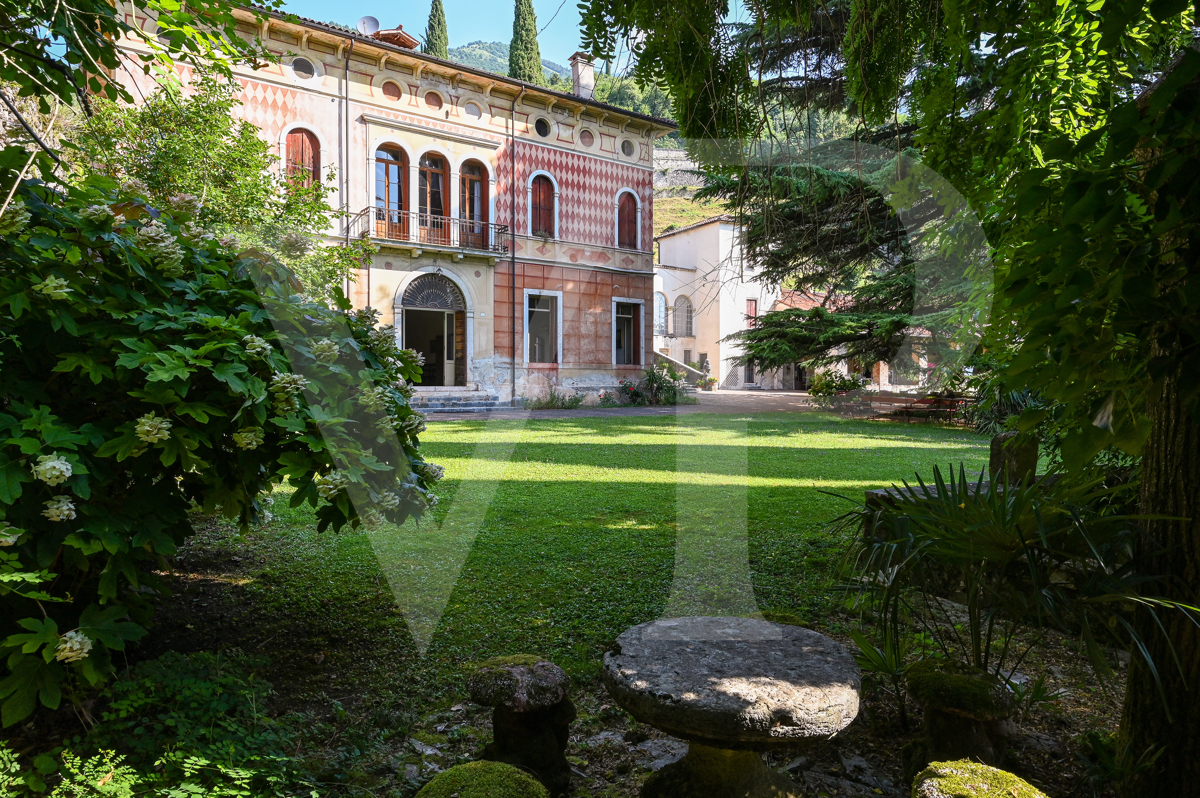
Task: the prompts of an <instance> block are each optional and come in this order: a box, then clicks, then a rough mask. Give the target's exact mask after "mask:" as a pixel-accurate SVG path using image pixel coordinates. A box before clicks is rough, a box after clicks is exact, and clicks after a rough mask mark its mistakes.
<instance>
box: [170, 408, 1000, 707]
mask: <svg viewBox="0 0 1200 798" xmlns="http://www.w3.org/2000/svg"><path fill="white" fill-rule="evenodd" d="M677 418H678V423H679V424H682V425H685V426H684V428H683V429H682V430H680V431H679V432H678V433H677V430H676V428H675V424H676V423H677ZM677 443H679V445H681V446H684V447H687V448H686V449H685V450H684V451H683V453H682V455H681V456H680V455H678V454H677V451H676V444H677ZM422 446H423V449H424V451H425V452H426V456H427V457H428V458H429V459H430V460H431V461H432V462H435V463H439V464H442V465H444V466H445V468H446V479H445V480H444V481H443V483H442V487H441V488H440V493H441V494H442V499H443V500H442V502H441V504H440V505H439V507H438V508H437V511H436V512H435V517H434V518H433V519H432V521H427V522H425V523H423V524H422V526H421V527H420V528H419V529H406V530H403V533H402V534H395V533H375V534H374V535H368V534H359V533H350V534H332V533H325V534H318V533H317V532H316V531H315V528H314V524H313V519H312V516H311V513H310V512H308V511H307V509H306V508H302V509H298V510H292V509H289V508H287V507H286V501H285V500H284V499H285V498H286V497H284V496H280V497H279V498H280V500H279V501H277V503H276V510H277V513H278V517H277V519H276V520H275V521H274V522H273V523H272V524H270V525H269V526H268V527H265V528H262V529H260V530H257V531H255V532H254V533H253V534H251V535H249V536H245V537H242V536H239V535H237V534H236V533H234V532H233V531H232V530H229V529H224V528H220V527H218V528H215V529H211V530H209V531H207V532H205V533H202V534H201V536H200V537H199V539H198V540H197V542H196V543H195V544H194V545H193V546H192V547H190V551H189V553H187V554H186V555H185V556H186V557H187V558H188V559H189V560H191V561H193V562H201V566H199V567H198V568H197V570H198V571H202V572H204V573H206V574H209V576H208V577H207V579H208V580H210V581H211V580H213V579H215V580H216V581H220V582H224V584H223V585H218V586H213V585H211V584H209V583H208V582H206V581H205V580H200V581H199V582H197V583H195V584H193V585H192V586H191V588H190V591H198V595H196V593H194V592H185V593H182V594H180V595H179V596H178V597H177V599H176V601H177V602H179V606H180V608H181V609H187V610H193V611H194V608H195V607H196V606H197V602H206V603H205V604H204V606H207V601H206V598H205V596H206V593H205V590H206V589H208V588H212V587H216V588H217V589H216V590H211V589H210V590H209V594H213V602H214V606H215V607H217V608H218V609H214V608H213V607H210V608H209V613H210V617H208V619H207V620H204V619H198V620H196V627H195V628H189V629H188V630H187V631H184V630H182V629H180V630H177V634H172V635H169V636H168V638H167V639H165V640H164V643H165V644H169V645H170V647H174V648H182V649H184V650H186V649H187V648H188V646H189V643H188V641H194V642H193V643H192V645H196V646H199V647H204V646H206V645H207V646H211V638H212V636H214V634H215V635H216V636H218V637H219V638H221V637H223V638H224V639H225V641H226V642H227V643H232V644H235V645H238V646H241V647H243V648H246V649H250V650H256V649H257V650H264V651H270V652H271V657H272V659H273V660H274V661H275V662H276V663H277V668H276V670H278V671H280V672H276V673H274V674H273V675H272V677H271V680H272V681H273V682H274V683H275V684H276V686H277V687H278V688H279V689H280V690H281V691H284V692H287V693H292V694H295V695H296V697H298V698H299V697H303V696H305V695H311V696H313V697H314V698H315V697H316V696H317V695H318V694H319V693H324V694H325V695H329V694H330V693H331V692H332V693H334V694H336V695H337V697H340V696H342V695H345V696H346V697H349V696H363V695H371V696H376V697H378V696H390V697H391V698H392V699H393V700H398V701H400V702H401V703H403V704H406V705H409V706H412V705H413V703H414V702H415V703H419V704H427V702H429V701H437V700H438V699H439V698H441V697H447V698H448V697H451V696H452V695H454V694H456V693H457V691H458V688H459V687H460V685H461V670H460V665H461V664H462V663H464V662H467V661H471V660H478V659H481V658H485V657H488V656H493V655H499V654H509V653H518V652H534V653H539V654H541V655H543V656H546V657H549V658H550V659H552V660H554V661H555V662H558V663H560V664H561V665H563V666H564V667H566V668H567V669H568V670H569V671H571V672H572V673H573V674H575V675H577V676H581V677H587V676H590V675H592V674H594V673H595V672H596V670H597V668H598V665H599V661H600V658H601V656H602V654H603V651H604V649H605V646H606V645H607V644H608V643H610V642H611V641H612V639H613V638H614V637H615V636H616V635H617V634H619V633H620V632H621V631H622V630H623V629H624V628H625V627H627V626H629V625H631V624H635V623H640V622H642V621H647V620H652V619H654V618H656V617H658V616H659V614H660V613H661V612H662V611H663V608H664V606H665V604H666V602H667V597H668V593H669V588H670V584H671V578H672V572H673V570H674V564H675V538H676V531H675V524H676V490H677V484H676V483H677V477H678V482H680V483H682V485H683V487H681V488H680V489H679V490H680V495H681V496H682V497H684V498H686V499H687V501H688V504H689V509H688V510H687V512H693V513H695V515H694V516H693V517H696V518H698V519H700V521H701V522H703V520H704V519H705V518H709V517H711V518H716V519H717V520H718V521H719V520H720V519H721V518H724V517H726V516H728V517H734V518H736V517H737V516H738V515H739V514H740V511H739V508H738V507H737V502H738V501H739V496H744V497H745V498H744V500H742V501H744V506H745V507H747V508H748V509H747V511H746V514H745V517H746V519H747V528H748V542H749V546H748V548H749V560H750V564H751V569H752V576H751V579H752V581H753V586H754V591H755V596H756V599H757V604H758V606H759V607H760V608H762V609H764V610H767V609H770V610H777V611H787V612H791V613H793V614H796V615H799V616H801V617H802V618H804V619H806V620H807V621H808V622H810V623H811V624H813V625H814V626H817V627H818V628H826V629H829V628H831V624H832V623H833V622H832V619H831V615H830V612H829V609H830V607H831V603H832V601H833V599H832V598H831V593H830V590H829V587H830V583H831V575H832V572H833V569H834V567H835V566H836V565H837V563H838V561H839V558H840V556H841V551H842V548H843V543H844V542H843V541H839V540H836V539H833V538H832V537H831V536H830V535H829V534H828V532H827V530H826V525H827V523H828V521H829V520H830V519H832V518H833V517H835V516H837V515H838V514H840V513H841V512H843V511H844V510H846V509H848V508H849V506H850V505H849V503H847V502H843V501H841V500H839V499H837V498H835V497H833V496H829V495H826V494H825V493H823V491H829V492H833V493H841V494H844V495H846V496H850V497H854V498H857V499H861V496H862V492H863V490H864V489H868V488H872V487H880V486H886V485H889V484H891V483H893V482H897V481H899V480H902V479H906V478H907V479H911V478H912V475H913V473H914V472H915V471H918V470H920V471H921V472H922V474H925V475H927V474H928V473H929V472H930V468H931V466H933V465H934V464H943V465H944V464H947V463H957V462H959V461H964V462H966V463H967V465H968V468H975V469H978V468H980V467H982V466H983V465H984V464H985V462H986V457H987V440H986V439H984V438H982V437H979V436H976V435H974V434H972V433H970V432H967V431H964V430H956V429H942V428H937V427H933V426H926V425H918V424H911V425H900V424H890V423H884V422H871V421H847V420H844V419H840V418H836V417H832V416H825V415H821V414H815V413H812V414H799V415H797V414H760V415H756V416H754V417H753V418H752V420H739V419H735V418H732V417H730V416H720V415H709V414H693V415H685V416H679V417H615V418H614V417H605V418H590V417H581V418H569V419H536V418H535V419H533V420H530V421H528V422H520V421H492V422H486V423H485V422H483V421H453V422H440V423H433V424H430V427H429V430H428V432H427V433H426V434H425V436H424V437H423V439H422ZM510 452H511V457H509V456H508V455H509V453H510ZM743 452H744V453H745V454H744V455H743V454H742V453H743ZM742 457H744V466H742V467H740V468H739V466H738V464H739V462H742V460H740V459H739V458H742ZM677 458H678V459H677ZM680 459H681V460H682V461H683V462H684V463H685V465H687V464H690V465H687V467H686V468H685V470H684V471H682V472H677V470H676V466H677V462H679V460H680ZM464 476H469V477H470V478H469V479H467V480H465V481H464ZM493 489H494V494H492V495H491V500H490V502H488V501H487V500H486V498H487V496H488V495H489V494H488V491H489V490H493ZM481 496H482V497H483V498H482V499H481V498H480V497H481ZM471 502H475V505H476V506H475V507H474V511H475V512H476V514H477V515H479V516H480V517H482V523H481V524H479V525H478V534H477V535H476V536H475V537H474V539H473V541H472V539H471V537H470V531H471V530H468V529H466V528H465V526H470V524H466V525H465V526H464V524H462V523H457V524H456V523H455V522H454V521H455V516H454V515H453V513H455V512H459V513H462V514H465V515H467V516H470V514H471V508H472V505H471ZM706 503H708V504H711V505H713V506H711V507H701V508H699V509H697V508H696V506H695V505H696V504H706ZM456 506H457V507H459V508H460V509H459V510H455V508H456ZM731 508H732V509H731ZM485 511H486V512H485ZM448 512H449V513H451V522H450V523H445V525H444V526H442V527H441V528H440V529H439V526H438V525H439V524H443V523H444V522H446V521H447V513H448ZM459 520H461V519H459ZM468 520H469V519H468ZM455 550H458V551H461V552H464V553H465V552H468V551H469V555H468V556H466V557H465V563H464V564H463V566H462V571H461V575H460V577H459V578H458V580H457V583H456V584H454V586H453V592H452V593H449V595H448V601H447V604H446V608H445V614H444V616H442V617H441V620H440V623H439V624H438V625H437V626H436V628H433V627H430V631H431V633H432V634H431V636H429V648H428V651H427V652H426V653H425V655H424V656H421V655H420V654H419V653H418V651H417V647H416V645H415V644H414V641H413V637H412V636H411V635H410V632H409V629H408V627H407V625H406V623H405V620H404V615H403V613H402V612H401V611H400V610H399V608H398V607H397V598H396V596H397V593H399V596H400V603H401V604H407V603H408V602H410V601H411V600H412V598H411V595H410V594H417V595H420V593H421V591H422V590H423V589H425V588H430V589H432V588H436V586H437V583H438V582H439V580H449V581H446V582H445V583H446V584H447V585H449V584H451V583H453V578H452V577H453V570H454V569H453V563H452V562H451V561H452V560H453V553H454V551H455ZM379 555H382V557H381V556H379ZM205 558H209V560H208V562H207V565H204V564H203V561H204V559H205ZM381 559H382V562H383V565H381ZM743 560H744V558H743ZM431 561H436V562H438V563H439V565H438V566H437V567H431V566H430V562H431ZM447 574H449V576H447ZM206 585H208V588H206ZM222 596H223V597H224V598H221V597H222ZM436 603H437V602H434V604H436ZM437 609H438V608H437V607H436V606H435V607H434V608H433V611H436V610H437ZM425 612H426V613H427V614H429V613H430V612H431V610H430V609H429V608H428V607H425ZM427 621H428V622H430V623H431V622H432V617H431V618H429V619H427ZM202 625H203V626H204V627H208V628H201V626H202ZM217 625H219V626H221V627H222V628H224V629H227V630H233V631H226V632H220V633H218V632H217V631H216V629H215V628H213V627H214V626H217ZM834 628H836V627H834ZM230 635H232V636H233V637H232V639H230ZM263 645H265V646H267V647H266V648H265V649H262V648H260V646H263Z"/></svg>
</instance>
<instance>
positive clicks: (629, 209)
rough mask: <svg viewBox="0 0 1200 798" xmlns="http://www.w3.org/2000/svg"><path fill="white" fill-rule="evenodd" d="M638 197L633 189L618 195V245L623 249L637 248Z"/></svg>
mask: <svg viewBox="0 0 1200 798" xmlns="http://www.w3.org/2000/svg"><path fill="white" fill-rule="evenodd" d="M637 217H638V212H637V199H636V198H635V197H634V196H633V192H631V191H622V192H621V194H620V196H618V197H617V246H618V247H620V248H621V249H637V245H638V229H637Z"/></svg>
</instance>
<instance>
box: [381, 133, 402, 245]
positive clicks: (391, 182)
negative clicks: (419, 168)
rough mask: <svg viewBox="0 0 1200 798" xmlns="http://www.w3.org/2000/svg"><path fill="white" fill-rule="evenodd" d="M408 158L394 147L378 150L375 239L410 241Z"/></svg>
mask: <svg viewBox="0 0 1200 798" xmlns="http://www.w3.org/2000/svg"><path fill="white" fill-rule="evenodd" d="M407 179H408V155H406V154H405V152H404V150H402V149H400V148H399V147H397V146H395V145H394V144H385V145H383V146H381V147H380V148H379V149H377V150H375V235H377V236H378V237H380V238H390V239H392V240H396V241H407V240H408V214H407V213H406V212H405V211H407V210H408V201H407V199H408V198H407V197H406V196H405V186H404V182H405V180H407Z"/></svg>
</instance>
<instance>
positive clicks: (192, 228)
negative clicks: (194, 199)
mask: <svg viewBox="0 0 1200 798" xmlns="http://www.w3.org/2000/svg"><path fill="white" fill-rule="evenodd" d="M179 235H181V236H183V237H184V238H185V239H187V240H188V241H191V242H192V243H193V244H198V245H200V246H203V245H205V244H207V243H208V242H210V241H216V240H217V237H216V236H214V235H213V234H212V233H210V232H208V230H207V229H205V228H204V227H202V226H201V225H198V224H196V223H195V222H188V223H187V224H184V225H182V226H181V227H180V228H179Z"/></svg>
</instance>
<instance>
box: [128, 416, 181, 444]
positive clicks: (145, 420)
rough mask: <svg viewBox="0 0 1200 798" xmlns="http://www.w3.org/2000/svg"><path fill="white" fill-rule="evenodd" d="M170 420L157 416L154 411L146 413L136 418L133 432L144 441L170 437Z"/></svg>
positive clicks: (155, 440)
mask: <svg viewBox="0 0 1200 798" xmlns="http://www.w3.org/2000/svg"><path fill="white" fill-rule="evenodd" d="M171 426H172V425H171V422H170V421H168V420H167V419H165V418H159V417H158V416H156V415H154V413H147V414H146V415H144V416H142V417H141V418H139V419H138V420H137V425H136V426H134V428H133V434H134V435H137V436H138V438H139V439H140V440H143V441H145V442H146V443H158V442H159V441H165V440H166V439H167V438H170V437H171Z"/></svg>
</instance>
